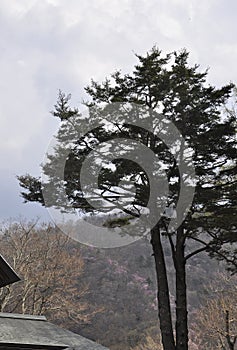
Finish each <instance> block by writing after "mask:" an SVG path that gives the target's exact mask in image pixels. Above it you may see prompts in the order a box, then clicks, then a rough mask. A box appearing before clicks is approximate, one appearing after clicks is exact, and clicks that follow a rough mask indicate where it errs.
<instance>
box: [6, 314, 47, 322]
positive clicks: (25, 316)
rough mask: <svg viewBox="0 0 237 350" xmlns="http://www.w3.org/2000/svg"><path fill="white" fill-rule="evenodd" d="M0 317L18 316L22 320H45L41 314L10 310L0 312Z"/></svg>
mask: <svg viewBox="0 0 237 350" xmlns="http://www.w3.org/2000/svg"><path fill="white" fill-rule="evenodd" d="M0 317H1V318H18V319H24V320H39V321H47V319H46V317H45V316H42V315H29V314H15V313H10V312H0Z"/></svg>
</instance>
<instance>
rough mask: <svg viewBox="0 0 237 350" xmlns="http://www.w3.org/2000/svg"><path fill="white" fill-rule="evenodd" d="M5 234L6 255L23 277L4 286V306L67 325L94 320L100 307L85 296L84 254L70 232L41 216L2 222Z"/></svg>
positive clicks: (0, 298)
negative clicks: (40, 221) (43, 221)
mask: <svg viewBox="0 0 237 350" xmlns="http://www.w3.org/2000/svg"><path fill="white" fill-rule="evenodd" d="M1 233H2V234H1V235H0V251H1V254H3V256H4V257H5V258H6V259H7V260H8V261H9V262H10V263H11V265H12V267H13V268H14V270H15V271H16V272H17V273H18V274H19V275H20V277H21V281H20V282H18V283H15V284H13V285H10V286H7V287H4V288H2V289H1V290H0V311H5V312H19V313H23V314H26V313H28V314H33V315H36V314H37V315H41V314H44V315H46V316H47V317H48V318H49V319H51V320H54V321H55V322H57V323H58V324H66V325H67V326H69V325H70V324H73V323H74V322H77V323H78V322H89V320H90V318H91V317H92V316H93V314H94V313H96V312H98V311H99V310H96V309H95V308H93V307H91V306H90V305H88V303H87V302H86V299H85V298H84V299H83V297H84V296H85V295H86V294H87V293H88V287H87V286H86V285H83V284H80V277H81V275H82V273H83V259H82V257H81V254H80V248H79V247H78V246H76V245H75V244H73V243H72V241H71V240H70V238H69V237H68V236H66V235H64V234H62V233H61V232H60V231H59V230H57V229H56V228H55V227H53V226H52V225H49V224H41V225H38V224H37V222H36V221H33V222H26V221H20V222H12V223H9V222H8V223H6V224H2V226H1Z"/></svg>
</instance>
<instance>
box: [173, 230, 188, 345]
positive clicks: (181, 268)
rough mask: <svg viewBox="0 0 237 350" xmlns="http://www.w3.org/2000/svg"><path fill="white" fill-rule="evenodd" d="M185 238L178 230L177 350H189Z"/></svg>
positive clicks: (176, 264)
mask: <svg viewBox="0 0 237 350" xmlns="http://www.w3.org/2000/svg"><path fill="white" fill-rule="evenodd" d="M184 248H185V237H184V230H183V228H182V226H181V227H179V228H178V230H177V240H176V254H175V270H176V350H188V311H187V286H186V269H185V267H186V261H185V256H184Z"/></svg>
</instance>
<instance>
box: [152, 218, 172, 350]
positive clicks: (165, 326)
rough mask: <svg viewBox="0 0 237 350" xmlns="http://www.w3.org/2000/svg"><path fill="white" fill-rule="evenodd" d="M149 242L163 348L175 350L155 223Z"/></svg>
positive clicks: (167, 287) (166, 283)
mask: <svg viewBox="0 0 237 350" xmlns="http://www.w3.org/2000/svg"><path fill="white" fill-rule="evenodd" d="M151 244H152V247H153V252H154V257H155V266H156V276H157V289H158V292H157V300H158V316H159V321H160V330H161V337H162V344H163V348H164V350H175V343H174V334H173V326H172V317H171V309H170V298H169V286H168V279H167V272H166V265H165V258H164V252H163V248H162V244H161V239H160V230H159V227H158V225H156V226H155V227H154V228H153V229H152V230H151Z"/></svg>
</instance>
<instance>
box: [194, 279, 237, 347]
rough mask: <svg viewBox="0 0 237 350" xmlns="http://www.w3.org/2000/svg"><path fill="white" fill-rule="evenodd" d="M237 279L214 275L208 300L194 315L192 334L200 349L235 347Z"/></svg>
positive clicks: (236, 341) (236, 340) (236, 334)
mask: <svg viewBox="0 0 237 350" xmlns="http://www.w3.org/2000/svg"><path fill="white" fill-rule="evenodd" d="M236 282H237V276H230V275H229V274H228V273H218V274H217V276H216V280H215V283H214V284H212V285H211V286H209V293H210V297H209V298H208V300H207V302H206V305H204V306H203V307H202V308H201V309H200V310H199V311H198V312H197V315H196V318H195V322H194V326H193V328H194V331H195V332H196V336H197V338H199V343H200V346H201V347H202V348H206V349H209V350H217V349H220V350H223V349H226V350H234V349H235V346H236V345H237V304H236V300H237V283H236Z"/></svg>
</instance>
